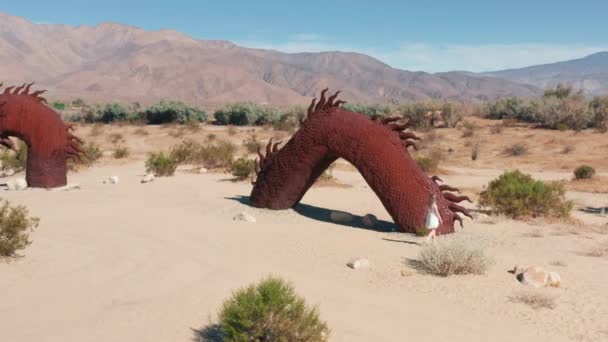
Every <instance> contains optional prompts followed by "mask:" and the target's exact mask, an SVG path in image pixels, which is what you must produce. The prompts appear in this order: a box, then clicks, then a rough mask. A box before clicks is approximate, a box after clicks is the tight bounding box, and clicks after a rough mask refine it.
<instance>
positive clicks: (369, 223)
mask: <svg viewBox="0 0 608 342" xmlns="http://www.w3.org/2000/svg"><path fill="white" fill-rule="evenodd" d="M361 221H362V222H363V225H364V226H366V227H367V228H374V227H375V226H376V225H377V224H378V218H377V217H376V216H375V215H372V214H367V215H365V216H363V218H362V219H361Z"/></svg>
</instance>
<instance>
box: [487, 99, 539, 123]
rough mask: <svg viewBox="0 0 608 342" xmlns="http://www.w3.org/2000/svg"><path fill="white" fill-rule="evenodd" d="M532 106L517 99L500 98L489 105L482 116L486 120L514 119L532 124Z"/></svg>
mask: <svg viewBox="0 0 608 342" xmlns="http://www.w3.org/2000/svg"><path fill="white" fill-rule="evenodd" d="M534 113H535V111H534V106H533V105H532V104H531V103H530V102H528V101H526V100H522V99H520V98H517V97H510V98H502V99H499V100H497V101H496V102H493V103H489V104H488V105H487V106H486V108H485V110H484V114H483V116H484V117H485V118H488V119H496V120H501V119H514V120H521V121H526V122H534V120H535V115H534Z"/></svg>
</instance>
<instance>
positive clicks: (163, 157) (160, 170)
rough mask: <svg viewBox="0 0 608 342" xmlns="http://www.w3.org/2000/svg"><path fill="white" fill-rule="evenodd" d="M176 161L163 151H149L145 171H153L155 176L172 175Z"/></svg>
mask: <svg viewBox="0 0 608 342" xmlns="http://www.w3.org/2000/svg"><path fill="white" fill-rule="evenodd" d="M176 168H177V162H176V161H175V159H173V158H171V156H170V155H167V154H165V153H164V152H156V153H149V154H148V159H146V172H147V173H153V174H154V175H155V176H159V177H167V176H173V174H174V173H175V169H176Z"/></svg>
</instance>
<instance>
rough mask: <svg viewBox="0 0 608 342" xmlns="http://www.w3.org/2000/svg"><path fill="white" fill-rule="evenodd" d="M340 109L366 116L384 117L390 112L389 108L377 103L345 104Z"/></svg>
mask: <svg viewBox="0 0 608 342" xmlns="http://www.w3.org/2000/svg"><path fill="white" fill-rule="evenodd" d="M342 108H343V109H345V110H350V111H351V112H355V113H361V114H364V115H367V116H376V115H379V116H385V115H388V114H389V113H390V112H391V109H390V107H389V106H387V105H384V104H379V103H371V104H364V103H345V104H343V105H342Z"/></svg>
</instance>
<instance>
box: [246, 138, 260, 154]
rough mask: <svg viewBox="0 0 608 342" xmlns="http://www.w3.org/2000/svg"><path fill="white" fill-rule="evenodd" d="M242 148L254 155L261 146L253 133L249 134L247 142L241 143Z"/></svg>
mask: <svg viewBox="0 0 608 342" xmlns="http://www.w3.org/2000/svg"><path fill="white" fill-rule="evenodd" d="M243 146H245V149H246V150H247V152H249V153H255V152H256V151H257V150H258V148H260V147H262V144H261V143H260V142H259V141H258V138H257V136H256V135H255V133H253V134H251V135H250V136H249V138H247V140H245V141H243Z"/></svg>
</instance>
